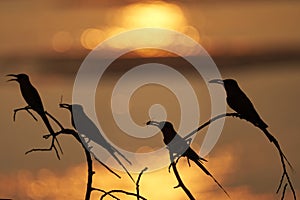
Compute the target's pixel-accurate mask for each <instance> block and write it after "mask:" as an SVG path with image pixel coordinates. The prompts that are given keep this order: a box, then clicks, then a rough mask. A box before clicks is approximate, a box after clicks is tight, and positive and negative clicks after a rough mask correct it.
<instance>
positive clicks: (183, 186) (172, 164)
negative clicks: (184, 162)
mask: <svg viewBox="0 0 300 200" xmlns="http://www.w3.org/2000/svg"><path fill="white" fill-rule="evenodd" d="M171 166H172V168H173V172H174V174H175V176H176V179H177V181H178V185H177V186H175V187H174V188H178V187H181V188H182V189H183V191H184V192H185V194H186V195H187V196H188V197H189V199H190V200H195V198H194V196H193V195H192V193H191V192H190V191H189V189H188V188H187V187H186V186H185V185H184V183H183V181H182V180H181V177H180V175H179V173H178V170H177V167H176V163H175V162H172V163H171Z"/></svg>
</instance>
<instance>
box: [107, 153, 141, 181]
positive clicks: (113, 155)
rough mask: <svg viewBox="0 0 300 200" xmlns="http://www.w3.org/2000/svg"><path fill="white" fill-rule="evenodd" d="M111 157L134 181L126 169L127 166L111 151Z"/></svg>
mask: <svg viewBox="0 0 300 200" xmlns="http://www.w3.org/2000/svg"><path fill="white" fill-rule="evenodd" d="M111 155H112V157H113V158H114V159H115V160H116V161H117V162H118V163H119V165H120V166H121V167H122V168H123V169H124V170H125V172H126V173H127V175H128V176H129V177H130V179H131V180H132V181H133V182H134V183H135V181H134V179H133V178H132V176H131V174H130V173H129V171H128V170H127V168H126V167H125V166H124V165H123V163H122V162H121V161H120V159H119V158H118V157H117V156H116V155H115V154H113V153H111Z"/></svg>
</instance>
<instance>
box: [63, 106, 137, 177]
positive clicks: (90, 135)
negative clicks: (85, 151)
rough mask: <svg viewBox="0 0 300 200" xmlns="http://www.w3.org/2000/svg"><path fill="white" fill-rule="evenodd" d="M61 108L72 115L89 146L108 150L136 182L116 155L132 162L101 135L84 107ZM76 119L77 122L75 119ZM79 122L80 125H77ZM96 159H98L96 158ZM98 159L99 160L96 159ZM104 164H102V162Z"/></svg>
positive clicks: (73, 123) (75, 124) (73, 122)
mask: <svg viewBox="0 0 300 200" xmlns="http://www.w3.org/2000/svg"><path fill="white" fill-rule="evenodd" d="M60 107H61V108H66V109H68V110H69V111H70V113H71V123H72V125H73V127H74V128H75V129H76V130H77V131H78V133H79V134H80V135H81V137H86V139H87V142H86V144H87V146H88V143H89V141H90V140H91V141H93V142H95V143H97V144H99V145H100V146H102V147H103V148H104V149H106V150H107V151H108V152H109V154H110V155H111V156H112V157H113V158H114V159H115V160H116V161H117V163H118V164H119V165H120V166H121V167H122V168H123V169H124V170H125V171H126V173H127V174H128V176H129V177H130V179H131V180H132V181H133V182H135V181H134V179H133V178H132V176H131V174H130V173H129V171H128V170H127V169H126V167H125V166H124V164H123V163H122V162H121V161H120V159H119V158H118V157H117V156H116V154H118V155H120V156H121V157H122V158H123V159H124V160H126V161H127V162H128V163H129V164H131V162H130V161H129V160H128V159H127V158H126V157H125V156H124V155H123V154H122V153H121V152H119V151H118V150H117V149H116V148H115V147H113V146H112V145H111V144H110V143H109V142H108V141H107V140H106V139H105V138H104V137H103V136H102V135H101V133H100V131H99V129H98V128H97V126H96V125H95V124H94V122H93V121H92V120H91V119H90V118H89V117H88V116H87V115H86V114H85V112H84V110H83V107H82V106H81V105H78V104H73V105H70V104H65V103H61V104H60ZM74 118H76V121H75V119H74ZM75 122H78V123H75ZM95 158H96V157H95ZM96 159H97V158H96ZM98 161H99V160H98ZM101 163H102V162H101Z"/></svg>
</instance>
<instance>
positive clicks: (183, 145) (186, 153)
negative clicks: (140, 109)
mask: <svg viewBox="0 0 300 200" xmlns="http://www.w3.org/2000/svg"><path fill="white" fill-rule="evenodd" d="M146 124H147V125H152V126H156V127H158V128H159V129H160V130H161V132H162V133H163V137H164V138H163V141H164V143H165V145H167V147H168V149H169V151H170V157H171V162H174V159H172V157H173V155H175V157H177V160H178V159H179V158H180V157H186V158H187V159H188V161H189V160H192V161H193V162H194V163H195V164H196V165H197V166H198V167H200V168H201V169H202V171H203V172H204V173H205V174H206V175H208V176H210V177H211V178H212V179H213V180H214V181H215V182H216V183H217V184H218V186H219V187H220V188H221V189H222V190H223V191H224V192H225V194H226V195H227V196H228V197H229V195H228V193H227V192H226V190H225V189H224V188H223V187H222V185H221V184H220V183H219V182H218V181H217V180H216V179H215V178H214V177H213V175H212V174H211V173H210V172H209V171H208V170H207V169H206V168H205V167H204V165H203V164H202V162H201V161H207V160H205V159H204V158H201V157H200V156H199V155H198V154H197V153H196V152H195V151H194V150H193V149H192V148H191V147H190V146H189V144H188V143H187V142H186V141H185V140H184V139H183V138H182V137H181V136H180V135H179V134H178V133H177V132H176V131H175V129H174V127H173V125H172V123H170V122H168V121H162V122H157V121H148V122H147V123H146ZM176 162H177V161H176Z"/></svg>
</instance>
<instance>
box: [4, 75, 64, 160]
mask: <svg viewBox="0 0 300 200" xmlns="http://www.w3.org/2000/svg"><path fill="white" fill-rule="evenodd" d="M7 76H12V77H14V78H13V79H10V80H8V81H17V82H18V83H19V85H20V89H21V94H22V96H23V98H24V99H25V101H26V103H27V104H28V106H26V107H24V108H18V109H15V110H14V120H15V115H16V113H17V112H18V111H20V110H27V111H28V112H29V113H30V114H31V115H32V117H33V118H34V119H35V120H37V119H36V118H35V117H34V115H33V114H32V113H31V112H30V111H29V110H30V109H32V110H34V111H35V112H37V113H38V114H39V115H40V116H41V118H42V120H43V122H44V123H45V125H46V127H47V129H48V131H49V132H50V133H51V134H52V135H55V132H54V130H53V128H52V127H51V125H50V123H49V120H48V118H47V116H46V114H47V112H46V111H45V110H44V106H43V103H42V100H41V97H40V95H39V93H38V91H37V89H36V88H35V87H34V86H33V85H32V84H31V83H30V80H29V77H28V75H26V74H8V75H7ZM55 140H56V142H57V143H58V140H57V139H56V138H55ZM58 145H59V143H58ZM59 148H60V145H59ZM57 156H58V154H57ZM58 158H59V156H58Z"/></svg>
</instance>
